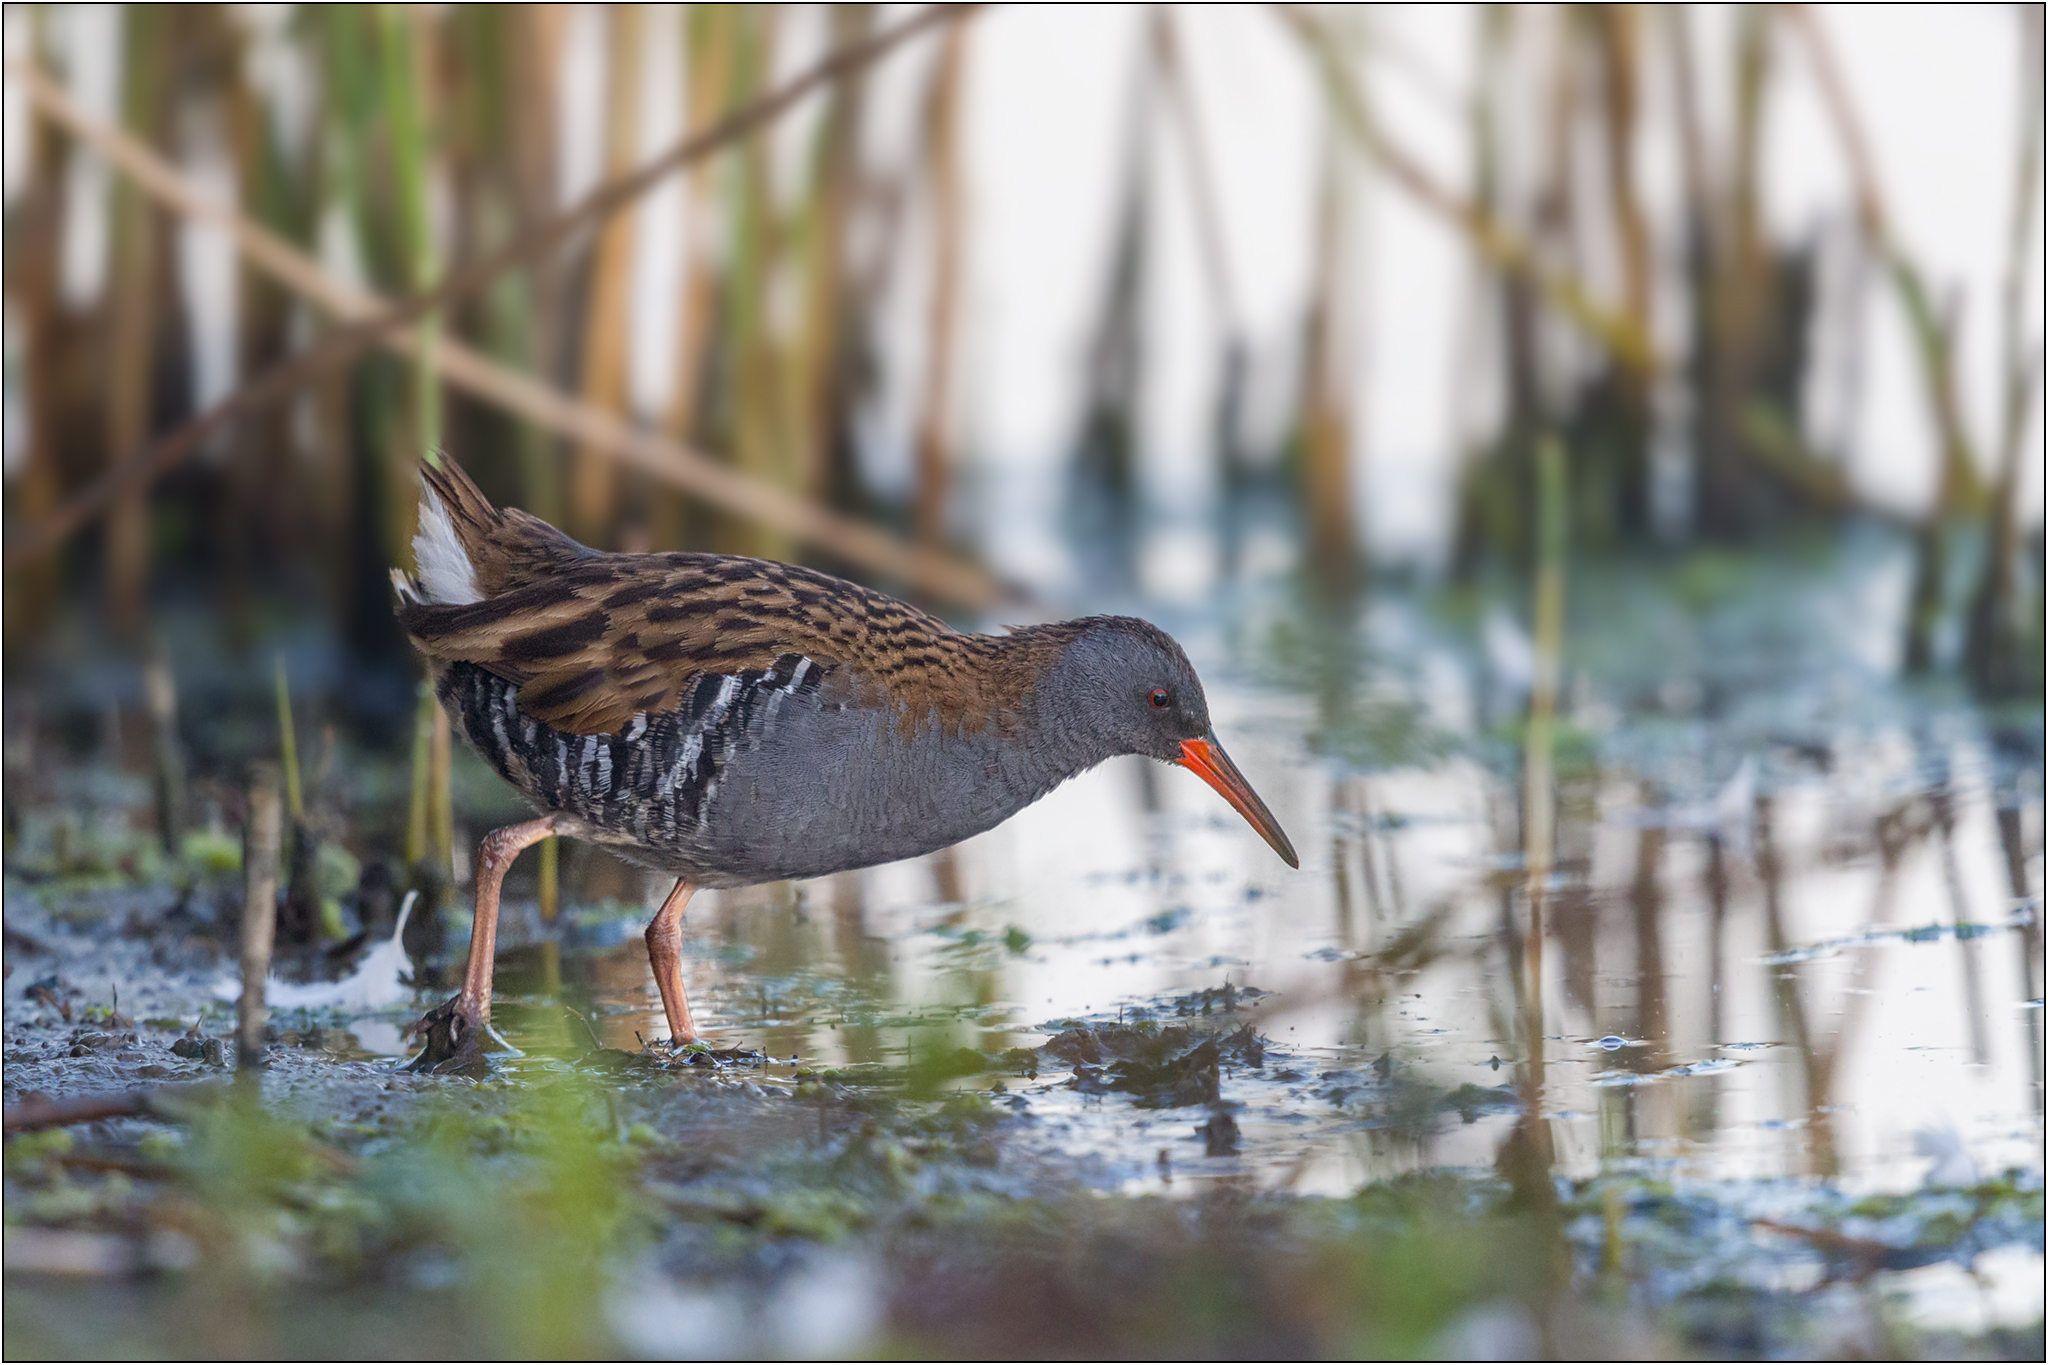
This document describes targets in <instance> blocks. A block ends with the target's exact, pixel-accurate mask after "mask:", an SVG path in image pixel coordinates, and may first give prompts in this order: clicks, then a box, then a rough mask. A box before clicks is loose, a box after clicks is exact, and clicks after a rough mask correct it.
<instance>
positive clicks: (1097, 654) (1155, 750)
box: [1039, 616, 1301, 867]
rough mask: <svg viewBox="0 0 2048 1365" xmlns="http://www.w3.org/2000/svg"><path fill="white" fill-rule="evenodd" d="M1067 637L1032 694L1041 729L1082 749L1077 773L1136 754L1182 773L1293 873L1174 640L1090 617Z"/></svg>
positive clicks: (1152, 629)
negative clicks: (1229, 809) (1232, 811)
mask: <svg viewBox="0 0 2048 1365" xmlns="http://www.w3.org/2000/svg"><path fill="white" fill-rule="evenodd" d="M1066 630H1068V631H1071V632H1072V634H1071V636H1070V638H1068V639H1067V640H1066V641H1065V643H1064V644H1063V646H1062V647H1061V648H1060V649H1059V652H1058V654H1057V656H1056V657H1055V658H1054V660H1053V661H1052V662H1051V663H1050V665H1049V666H1048V667H1047V670H1046V677H1045V679H1044V683H1043V685H1042V687H1041V689H1040V691H1039V697H1040V707H1039V711H1040V724H1041V725H1042V726H1043V727H1044V728H1045V729H1046V730H1048V731H1051V732H1053V733H1058V734H1061V735H1063V736H1065V737H1067V738H1068V739H1069V742H1070V743H1077V744H1079V745H1080V746H1082V747H1084V748H1085V750H1086V751H1087V758H1086V762H1085V763H1083V764H1082V765H1081V766H1085V767H1092V766H1094V765H1095V764H1096V763H1099V762H1101V761H1102V760H1103V759H1106V758H1114V757H1117V756H1120V755H1123V754H1143V755H1145V756H1146V757H1148V758H1156V759H1158V760H1159V761H1160V762H1162V763H1172V764H1176V765H1178V766H1180V767H1183V768H1186V769H1188V770H1189V771H1191V772H1193V773H1195V774H1196V775H1197V776H1199V777H1200V778H1201V779H1202V780H1203V781H1205V782H1207V783H1208V784H1209V785H1210V786H1212V787H1214V788H1215V789H1216V790H1217V791H1218V792H1219V793H1221V794H1222V796H1223V799H1224V800H1226V801H1228V802H1230V804H1231V805H1232V806H1234V807H1235V808H1236V809H1237V811H1238V813H1239V814H1240V815H1242V816H1244V818H1245V819H1246V820H1247V821H1249V822H1250V824H1251V826H1252V828H1253V829H1256V830H1257V831H1258V832H1259V834H1260V835H1261V836H1262V837H1263V838H1264V839H1265V841H1266V842H1267V843H1268V844H1271V845H1272V846H1273V851H1274V852H1276V853H1278V854H1279V855H1280V856H1281V857H1282V858H1284V859H1286V861H1287V865H1288V866H1289V867H1299V866H1301V862H1300V859H1298V858H1297V857H1296V856H1295V852H1294V845H1293V844H1292V843H1290V842H1289V841H1288V838H1287V835H1286V833H1285V832H1283V831H1282V830H1281V828H1280V822H1279V821H1277V820H1275V819H1274V818H1273V812H1272V811H1270V810H1268V809H1267V808H1266V803H1265V802H1264V801H1261V800H1260V799H1259V796H1258V793H1256V792H1254V791H1253V790H1252V788H1251V784H1250V783H1248V782H1246V781H1245V778H1244V774H1243V773H1241V772H1239V771H1238V768H1237V765H1236V764H1235V763H1233V762H1231V760H1230V756H1229V755H1228V754H1226V753H1225V752H1224V751H1223V746H1222V745H1221V744H1220V743H1218V742H1217V739H1216V733H1215V728H1214V727H1213V726H1212V725H1211V724H1210V721H1209V699H1208V697H1207V696H1206V695H1205V694H1204V693H1203V691H1202V680H1201V679H1200V678H1198V677H1197V676H1195V666H1194V665H1193V664H1191V663H1189V662H1188V656H1187V653H1186V651H1184V650H1183V649H1182V648H1181V647H1180V646H1179V645H1178V644H1177V643H1175V641H1174V639H1173V637H1172V636H1170V635H1168V634H1167V633H1166V632H1165V631H1163V630H1161V629H1159V627H1157V626H1155V625H1153V624H1152V623H1151V622H1150V621H1143V620H1139V619H1138V618H1137V617H1134V616H1093V617H1088V618H1086V619H1084V620H1081V621H1075V622H1071V623H1069V624H1068V626H1067V627H1066Z"/></svg>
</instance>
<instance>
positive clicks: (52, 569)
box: [0, 13, 77, 647]
mask: <svg viewBox="0 0 2048 1365" xmlns="http://www.w3.org/2000/svg"><path fill="white" fill-rule="evenodd" d="M38 27H40V13H39V15H38ZM26 154H27V157H28V160H29V167H28V171H27V174H26V176H25V177H24V178H25V181H26V184H25V186H24V188H23V192H22V197H21V200H20V201H19V202H18V203H17V204H16V205H14V207H13V208H12V209H11V210H10V212H9V221H8V228H9V241H8V244H7V250H6V252H5V253H4V264H0V270H4V273H5V282H6V301H7V314H8V317H9V318H10V320H12V321H15V322H17V323H18V324H19V326H20V327H21V345H22V351H21V363H22V367H23V369H24V371H25V374H24V375H23V377H22V398H23V400H24V401H23V406H24V408H25V412H24V413H23V416H24V418H25V420H24V422H23V425H24V427H25V428H26V431H25V435H26V438H27V439H26V442H25V445H24V449H23V451H22V464H21V468H20V470H19V471H18V472H17V473H16V475H15V478H14V479H13V481H12V482H11V483H10V485H9V486H8V489H7V508H8V511H9V512H10V513H11V514H12V515H13V516H14V517H15V518H16V524H17V525H26V526H35V525H38V524H40V523H41V522H42V521H43V520H44V519H45V518H47V517H49V516H50V514H51V513H52V512H53V511H54V510H55V509H56V507H57V503H58V498H59V497H60V496H61V494H62V492H63V475H62V471H61V469H60V467H59V463H60V456H59V447H58V439H57V434H56V414H57V409H58V405H59V402H60V399H61V395H62V392H63V390H62V386H61V385H60V384H59V382H58V376H57V368H58V367H57V352H58V348H59V345H60V344H61V338H62V335H63V327H62V319H61V317H60V316H59V308H58V301H57V281H58V271H59V268H60V267H59V248H60V244H61V242H62V240H63V235H64V228H65V223H64V203H63V193H62V190H61V183H62V182H61V178H60V176H59V174H58V169H59V167H60V165H61V164H62V160H63V156H64V148H63V146H62V143H61V142H60V140H59V138H58V135H57V129H56V128H55V126H53V125H52V124H51V123H50V122H49V121H47V120H38V121H37V122H36V124H35V127H34V130H33V132H32V134H31V138H30V140H29V142H28V145H27V148H26ZM73 154H74V155H76V154H77V153H75V152H74V153H73ZM58 569H59V565H58V564H57V562H56V561H55V560H54V559H43V560H39V561H34V562H30V563H26V564H18V565H17V564H12V563H10V564H9V565H8V567H7V573H6V575H5V576H4V578H0V585H4V586H0V593H4V596H5V600H6V610H5V612H4V613H0V620H4V622H5V631H6V640H7V643H8V644H9V645H10V646H16V647H18V646H19V645H20V643H21V642H24V641H27V640H31V639H33V638H35V637H36V636H38V635H40V634H41V631H42V626H43V624H44V623H45V622H46V621H47V620H48V619H49V616H50V613H51V611H52V609H53V607H54V604H55V603H56V601H57V599H58V592H57V588H58Z"/></svg>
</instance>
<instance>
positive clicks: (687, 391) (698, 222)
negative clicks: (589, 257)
mask: <svg viewBox="0 0 2048 1365" xmlns="http://www.w3.org/2000/svg"><path fill="white" fill-rule="evenodd" d="M731 22H732V15H731V13H730V7H729V6H724V5H692V6H690V8H689V12H688V14H687V15H686V16H685V18H684V29H683V42H684V63H685V66H686V68H687V70H688V72H689V80H688V85H687V98H688V100H689V114H688V117H689V126H690V127H691V128H693V129H695V128H705V127H709V126H710V125H711V123H712V122H713V120H715V119H717V118H718V117H719V116H720V115H721V114H723V113H724V112H725V111H726V110H727V109H728V108H730V107H731V104H732V98H733V97H732V89H731V85H732V82H731V74H732V73H731V70H730V65H729V63H728V61H727V57H728V55H729V53H730V44H729V42H728V40H727V38H726V32H725V31H726V27H727V25H729V24H730V23H731ZM718 165H719V163H718V162H716V161H714V160H712V159H710V158H706V159H704V160H701V161H698V162H695V163H694V164H692V165H691V167H690V170H689V174H688V176H687V177H686V179H685V181H684V199H683V202H684V210H683V211H684V213H685V214H686V215H687V216H688V219H689V226H688V228H687V230H686V232H685V242H686V249H687V252H688V260H687V262H686V263H685V265H684V268H683V293H682V299H681V305H682V316H681V319H680V324H681V325H680V332H679V335H678V336H677V338H676V363H677V368H676V376H675V386H674V390H673V392H672V394H671V396H670V398H669V406H668V411H667V412H666V413H664V414H663V416H662V429H663V430H664V431H666V432H668V434H669V435H671V436H673V437H675V438H676V439H677V440H679V441H688V440H691V439H692V438H693V437H695V435H696V431H697V424H698V421H699V416H700V414H699V405H698V400H699V397H700V393H701V390H702V388H703V386H704V383H705V379H706V372H705V359H706V355H705V346H706V344H707V341H708V339H709V337H710V335H711V316H712V309H713V306H714V304H715V302H716V300H717V295H718V274H717V258H716V255H715V253H714V252H713V250H712V246H711V241H710V238H711V234H712V230H713V222H714V215H713V213H712V209H711V200H712V194H713V189H714V185H715V172H716V170H717V168H718Z"/></svg>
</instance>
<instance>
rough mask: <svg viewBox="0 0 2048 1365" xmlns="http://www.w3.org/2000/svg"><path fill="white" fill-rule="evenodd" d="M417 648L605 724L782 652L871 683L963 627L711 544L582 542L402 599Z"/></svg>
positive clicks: (536, 707) (537, 709)
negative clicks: (710, 550) (423, 599)
mask: <svg viewBox="0 0 2048 1365" xmlns="http://www.w3.org/2000/svg"><path fill="white" fill-rule="evenodd" d="M400 619H401V620H402V621H403V622H404V624H405V628H406V630H407V632H408V633H410V634H411V636H412V638H413V641H414V643H415V644H416V645H418V647H419V648H420V650H421V651H422V652H423V653H425V654H426V655H428V657H430V658H432V659H435V660H439V661H442V662H455V661H458V660H459V661H464V662H468V663H472V664H476V665H477V666H479V667H481V668H484V669H486V670H488V671H490V672H492V673H494V674H496V675H497V676H499V677H501V678H504V679H505V680H506V681H508V682H512V683H516V684H517V685H518V686H519V707H520V710H522V711H524V712H525V713H526V714H527V715H530V716H532V717H533V718H534V719H535V720H539V721H543V722H545V723H546V724H548V725H551V726H553V727H554V728H556V729H558V730H562V731H566V732H568V733H570V734H579V735H588V734H616V733H618V732H620V731H622V730H624V729H625V728H626V727H627V725H628V724H630V723H631V721H632V718H633V716H634V715H635V714H636V713H639V712H646V713H649V714H655V713H659V712H662V711H666V710H669V709H672V708H673V707H675V706H677V705H679V704H680V703H681V700H682V697H683V695H684V692H685V690H686V689H687V688H688V686H689V684H690V682H691V681H692V680H693V679H695V678H696V677H698V676H699V675H701V674H705V673H711V674H727V673H739V672H744V671H747V670H750V669H766V668H769V667H772V666H773V665H774V663H775V661H776V660H777V659H779V658H781V657H782V656H784V655H786V654H800V655H803V656H804V657H806V658H809V659H811V660H812V661H813V662H816V663H819V664H823V665H826V666H830V665H834V664H840V663H845V662H848V661H854V662H857V663H858V664H859V665H860V666H861V668H862V671H863V672H864V673H866V674H869V675H870V676H872V677H873V679H874V680H875V681H876V682H878V683H881V684H883V685H888V684H889V683H890V682H891V681H892V680H902V681H910V679H909V678H908V677H907V676H906V675H908V674H913V673H914V674H918V675H925V674H928V673H930V672H931V668H932V664H933V663H934V662H938V661H940V660H949V659H950V658H952V657H953V656H957V655H958V654H959V653H960V652H962V651H963V650H964V649H965V648H966V637H963V636H961V635H959V634H957V633H955V632H954V631H953V630H952V628H951V627H949V626H947V625H946V624H945V623H944V622H941V621H938V620H936V619H934V618H933V617H930V616H927V615H925V614H924V613H923V612H921V611H918V610H917V609H916V608H914V607H911V606H908V605H907V604H905V603H902V602H898V601H895V600H894V599H892V598H888V597H884V596H883V595H881V594H880V593H875V592H871V591H869V590H868V589H865V588H862V587H859V586H857V585H855V584H852V583H847V582H844V581H842V580H840V579H835V578H830V577H827V576H826V575H824V574H819V573H815V572H813V571H811V570H808V569H800V568H795V567H793V566H790V565H786V564H776V563H773V562H770V561H766V560H752V559H739V558H733V557H729V556H723V555H694V554H667V555H594V556H592V557H590V558H589V559H584V560H579V561H577V562H575V563H571V564H565V565H562V566H561V567H560V568H559V569H557V570H556V571H555V572H554V573H552V574H550V575H549V576H548V577H547V578H546V579H544V580H542V581H539V582H534V583H531V584H529V585H526V586H521V587H516V588H513V589H512V590H511V591H508V592H505V593H502V594H500V595H499V596H496V597H492V598H489V599H487V600H485V601H483V602H478V603H473V604H470V605H467V606H433V605H423V604H417V603H409V604H406V605H405V606H404V607H403V609H402V610H401V614H400Z"/></svg>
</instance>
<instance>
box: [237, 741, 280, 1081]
mask: <svg viewBox="0 0 2048 1365" xmlns="http://www.w3.org/2000/svg"><path fill="white" fill-rule="evenodd" d="M282 827H283V812H282V809H281V803H280V802H279V800H278V791H277V769H276V768H274V767H272V766H271V765H270V764H267V763H259V764H257V765H255V766H254V767H253V768H252V769H251V770H250V773H249V824H248V829H247V834H246V837H245V841H244V848H243V851H242V865H243V869H244V879H243V893H242V999H241V1004H240V1006H239V1007H238V1009H237V1011H236V1018H237V1023H238V1027H237V1032H236V1035H235V1036H236V1055H235V1063H236V1065H237V1066H239V1067H241V1068H242V1069H244V1070H249V1069H252V1068H255V1067H260V1066H262V1065H263V1035H264V1024H265V1019H266V1015H265V1011H264V1004H263V987H264V981H265V978H266V977H267V976H268V975H269V972H270V953H271V947H272V945H273V943H274V941H275V935H276V932H277V872H278V854H279V849H280V842H281V838H282V834H283V828H282Z"/></svg>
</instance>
